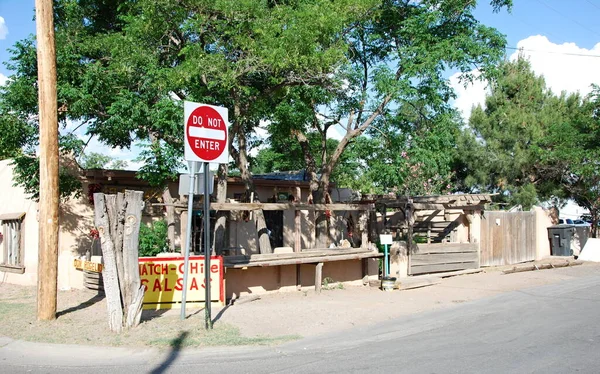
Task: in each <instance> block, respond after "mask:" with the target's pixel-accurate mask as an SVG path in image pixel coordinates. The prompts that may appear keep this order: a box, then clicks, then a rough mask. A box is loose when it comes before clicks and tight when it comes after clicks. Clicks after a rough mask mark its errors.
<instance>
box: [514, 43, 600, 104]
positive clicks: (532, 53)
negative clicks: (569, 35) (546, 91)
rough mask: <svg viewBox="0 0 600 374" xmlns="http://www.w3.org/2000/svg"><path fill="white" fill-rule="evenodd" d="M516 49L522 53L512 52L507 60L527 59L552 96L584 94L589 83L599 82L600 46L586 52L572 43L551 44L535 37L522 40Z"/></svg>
mask: <svg viewBox="0 0 600 374" xmlns="http://www.w3.org/2000/svg"><path fill="white" fill-rule="evenodd" d="M517 48H520V49H521V48H522V51H521V52H519V51H515V52H514V53H513V54H512V55H511V56H510V60H511V61H514V60H516V59H517V57H518V56H519V53H522V54H523V55H524V56H526V57H527V58H528V59H529V61H530V62H531V67H532V68H533V71H535V72H536V74H538V75H543V76H544V78H545V79H546V85H547V86H548V88H550V89H551V90H552V92H554V93H555V94H560V92H561V91H567V92H569V93H575V92H577V91H579V92H580V93H581V94H582V95H585V94H587V93H589V92H590V90H591V88H590V85H591V84H592V83H600V69H598V64H600V43H598V44H596V45H595V46H594V47H593V48H592V49H585V48H580V47H578V46H577V44H575V43H563V44H554V43H552V42H551V41H549V40H548V38H547V37H545V36H542V35H535V36H530V37H528V38H527V39H523V40H521V41H520V42H519V43H517ZM592 56H597V57H592Z"/></svg>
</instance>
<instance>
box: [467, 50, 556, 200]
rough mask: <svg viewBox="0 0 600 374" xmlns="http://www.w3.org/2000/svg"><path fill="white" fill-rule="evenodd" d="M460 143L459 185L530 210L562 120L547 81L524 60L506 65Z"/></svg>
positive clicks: (472, 115) (471, 118)
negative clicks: (548, 146)
mask: <svg viewBox="0 0 600 374" xmlns="http://www.w3.org/2000/svg"><path fill="white" fill-rule="evenodd" d="M500 70H501V74H500V75H499V76H498V77H497V79H496V80H494V81H492V82H491V84H490V90H491V93H490V95H488V96H487V97H486V101H485V109H484V108H483V107H482V106H477V107H475V108H474V109H473V111H472V113H471V117H470V119H469V126H468V127H467V128H466V129H465V131H464V132H463V134H462V137H461V138H460V140H459V142H458V148H459V153H458V154H459V155H460V164H461V168H459V178H458V179H459V181H461V180H462V181H463V183H464V184H463V186H462V188H466V189H468V190H471V191H477V190H481V191H487V192H494V193H499V194H500V197H501V199H502V200H504V201H505V202H507V203H509V204H521V205H522V206H523V207H524V208H526V209H528V208H529V207H531V206H532V205H533V204H535V203H536V201H537V200H538V197H539V196H538V194H539V193H540V192H542V190H541V189H540V188H539V185H540V181H541V179H540V175H539V174H538V170H537V167H538V165H537V163H538V158H537V154H538V153H539V152H538V151H539V150H540V142H541V141H542V140H543V139H544V138H545V137H546V136H548V133H549V131H550V126H551V124H552V123H560V121H561V120H562V119H561V118H560V116H558V114H559V113H557V112H556V107H555V106H554V105H553V104H554V101H555V100H554V99H553V95H552V93H551V92H550V91H549V90H548V89H547V88H546V84H545V81H544V78H543V77H539V76H536V75H535V74H534V73H533V71H532V69H531V66H530V64H529V62H528V61H527V60H526V59H524V58H518V59H517V60H516V61H514V62H510V61H506V62H504V63H503V64H502V65H501V67H500Z"/></svg>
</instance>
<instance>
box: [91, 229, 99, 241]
mask: <svg viewBox="0 0 600 374" xmlns="http://www.w3.org/2000/svg"><path fill="white" fill-rule="evenodd" d="M90 236H91V237H92V239H99V238H100V233H99V232H98V230H97V229H91V230H90Z"/></svg>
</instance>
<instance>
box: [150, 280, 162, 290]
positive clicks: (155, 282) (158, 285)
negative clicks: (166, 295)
mask: <svg viewBox="0 0 600 374" xmlns="http://www.w3.org/2000/svg"><path fill="white" fill-rule="evenodd" d="M156 291H162V288H161V287H160V279H158V278H156V279H155V280H154V287H153V288H152V292H156Z"/></svg>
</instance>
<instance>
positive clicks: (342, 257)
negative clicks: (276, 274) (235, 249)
mask: <svg viewBox="0 0 600 374" xmlns="http://www.w3.org/2000/svg"><path fill="white" fill-rule="evenodd" d="M371 257H383V253H378V252H374V251H370V252H365V253H356V254H349V255H339V256H322V257H308V258H290V259H285V260H270V261H256V262H251V263H247V264H244V263H229V262H225V267H226V268H232V269H239V268H245V267H267V266H282V265H296V264H316V263H319V262H332V261H347V260H361V259H363V258H371Z"/></svg>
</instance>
